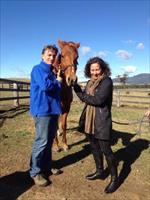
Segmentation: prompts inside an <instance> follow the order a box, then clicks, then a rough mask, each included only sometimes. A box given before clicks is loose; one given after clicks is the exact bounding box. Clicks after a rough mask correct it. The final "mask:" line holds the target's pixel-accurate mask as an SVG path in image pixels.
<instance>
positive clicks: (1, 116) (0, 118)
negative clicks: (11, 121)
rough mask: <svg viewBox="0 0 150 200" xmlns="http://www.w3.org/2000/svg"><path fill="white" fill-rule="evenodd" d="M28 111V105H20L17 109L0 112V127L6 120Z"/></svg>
mask: <svg viewBox="0 0 150 200" xmlns="http://www.w3.org/2000/svg"><path fill="white" fill-rule="evenodd" d="M28 110H29V106H28V105H21V106H19V107H15V108H11V109H9V110H0V127H2V126H3V124H4V122H5V120H6V119H7V118H14V117H16V116H18V115H20V114H23V113H25V112H27V111H28Z"/></svg>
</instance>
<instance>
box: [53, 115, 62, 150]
mask: <svg viewBox="0 0 150 200" xmlns="http://www.w3.org/2000/svg"><path fill="white" fill-rule="evenodd" d="M59 121H60V117H59V120H58V126H59ZM58 135H59V128H58V127H57V132H56V135H55V138H54V142H53V148H52V149H53V151H55V152H59V151H60V147H59V141H58Z"/></svg>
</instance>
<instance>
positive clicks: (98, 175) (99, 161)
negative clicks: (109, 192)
mask: <svg viewBox="0 0 150 200" xmlns="http://www.w3.org/2000/svg"><path fill="white" fill-rule="evenodd" d="M92 153H93V157H94V161H95V165H96V172H94V173H92V174H89V175H87V176H86V177H85V178H86V179H88V180H96V179H104V166H103V155H102V154H101V153H99V152H92Z"/></svg>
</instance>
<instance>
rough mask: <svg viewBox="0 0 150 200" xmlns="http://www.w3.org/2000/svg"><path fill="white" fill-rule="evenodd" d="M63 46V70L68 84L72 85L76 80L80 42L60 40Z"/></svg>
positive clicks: (60, 44)
mask: <svg viewBox="0 0 150 200" xmlns="http://www.w3.org/2000/svg"><path fill="white" fill-rule="evenodd" d="M58 44H59V46H60V48H61V64H60V65H61V70H62V71H63V73H64V76H65V79H66V83H67V85H69V86H70V85H72V84H73V83H74V81H75V80H76V68H77V59H78V48H79V46H80V44H79V43H74V42H64V41H61V40H59V41H58Z"/></svg>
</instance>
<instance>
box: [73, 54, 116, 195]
mask: <svg viewBox="0 0 150 200" xmlns="http://www.w3.org/2000/svg"><path fill="white" fill-rule="evenodd" d="M110 73H111V72H110V69H109V66H108V64H107V63H106V62H105V61H104V60H102V59H101V58H99V57H94V58H91V59H90V60H89V61H88V62H87V64H86V66H85V76H86V77H88V78H90V80H89V81H88V82H87V85H86V89H85V91H84V92H83V91H82V90H81V88H80V86H79V85H78V84H75V85H74V90H75V92H76V94H77V96H78V97H79V98H80V100H82V101H83V102H85V109H84V110H85V128H84V132H85V133H86V134H87V135H88V139H89V142H90V145H91V147H92V154H93V157H94V160H95V164H96V172H95V173H93V174H89V175H87V176H86V179H88V180H95V179H104V168H103V155H104V156H105V158H106V161H107V164H108V168H109V170H110V175H111V181H110V183H109V184H108V186H107V187H106V188H105V192H106V193H112V192H114V191H115V190H116V189H117V185H118V175H117V166H116V162H115V158H114V153H113V152H112V149H111V144H110V140H111V133H112V118H111V105H112V91H113V84H112V80H111V78H110V77H109V76H110Z"/></svg>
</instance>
